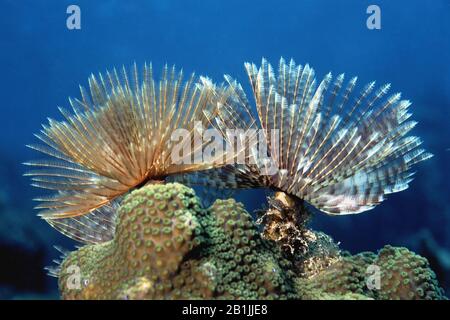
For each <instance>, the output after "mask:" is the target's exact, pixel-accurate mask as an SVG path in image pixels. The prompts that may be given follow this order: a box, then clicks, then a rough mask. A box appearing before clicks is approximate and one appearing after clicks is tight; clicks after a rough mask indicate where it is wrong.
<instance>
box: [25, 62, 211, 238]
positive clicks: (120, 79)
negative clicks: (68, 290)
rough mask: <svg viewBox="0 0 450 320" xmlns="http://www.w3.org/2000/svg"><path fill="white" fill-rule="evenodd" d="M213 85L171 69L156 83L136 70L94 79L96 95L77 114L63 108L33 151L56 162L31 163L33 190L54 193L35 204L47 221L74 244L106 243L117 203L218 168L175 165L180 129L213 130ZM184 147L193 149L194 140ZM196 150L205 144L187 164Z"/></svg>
mask: <svg viewBox="0 0 450 320" xmlns="http://www.w3.org/2000/svg"><path fill="white" fill-rule="evenodd" d="M208 81H209V80H208V79H204V78H202V82H201V83H199V82H197V79H196V77H195V76H194V75H192V76H191V77H190V78H189V79H188V80H187V81H185V82H183V75H182V72H177V71H176V70H175V68H174V67H173V68H168V67H167V66H166V67H164V68H163V71H162V76H161V80H160V81H155V80H154V79H153V70H152V67H151V65H150V66H148V65H145V66H144V68H143V70H142V72H139V71H138V70H137V67H136V65H135V66H134V67H133V68H132V70H131V71H127V70H125V68H124V69H123V70H122V72H120V73H119V72H117V71H116V70H114V71H113V72H107V73H105V74H100V75H98V76H97V77H96V76H93V75H92V76H91V77H90V79H89V88H90V90H89V92H88V91H86V90H85V89H83V88H81V99H70V104H71V107H72V110H73V111H72V112H69V111H67V110H65V109H62V108H59V109H60V111H61V113H62V114H63V116H64V118H65V120H64V121H55V120H52V119H49V124H48V125H44V126H43V129H42V130H41V132H40V133H39V134H36V137H37V138H38V139H39V140H40V142H42V143H41V144H38V145H30V146H29V147H30V148H32V149H35V150H37V151H39V152H41V153H44V154H45V155H47V156H50V157H51V158H50V159H47V160H36V161H30V162H27V163H25V164H26V165H28V166H30V167H32V169H33V170H31V171H29V172H28V173H26V175H27V176H31V177H32V178H31V179H32V181H33V183H32V184H33V185H34V186H36V187H41V188H45V189H50V190H53V191H54V193H53V195H51V196H49V197H40V198H38V199H36V200H38V201H39V205H38V206H37V208H38V209H40V210H41V212H40V215H41V216H42V217H43V218H44V219H46V220H47V221H48V222H49V224H50V225H52V226H53V227H55V228H56V229H58V230H59V231H61V232H62V233H64V234H66V235H67V236H69V237H71V238H74V239H76V240H78V241H81V242H85V243H96V242H103V241H106V240H109V239H110V238H111V237H112V235H113V232H114V215H115V211H116V206H117V204H115V203H114V200H115V199H118V197H120V196H122V195H123V194H125V193H127V192H128V191H130V190H131V189H133V188H136V187H138V186H140V185H143V184H145V183H147V182H149V181H152V180H157V181H160V180H164V179H165V177H167V176H168V175H170V174H174V173H184V172H191V171H197V170H205V169H209V168H212V167H214V163H205V162H203V161H196V162H194V161H192V162H193V163H192V164H189V163H188V164H176V163H174V161H172V158H171V155H172V150H173V148H174V144H175V143H178V141H174V142H173V141H172V140H171V134H172V133H173V132H174V131H175V129H178V128H182V129H184V130H188V132H189V133H193V132H194V131H195V130H197V129H196V125H195V122H199V123H201V124H202V125H205V126H207V125H208V118H210V117H214V115H215V112H216V111H215V110H216V107H215V106H214V104H212V103H211V101H214V99H213V97H211V96H209V95H210V94H214V92H215V91H214V90H213V89H214V86H213V85H212V84H210V83H209V82H208ZM202 83H203V84H202ZM202 86H205V87H206V86H207V87H208V88H209V89H211V90H207V89H206V88H204V89H202V88H201V87H202ZM190 136H192V137H193V136H194V135H193V134H191V135H190ZM192 139H193V138H192ZM183 143H184V144H187V145H189V146H191V145H194V142H193V141H192V140H189V139H188V140H186V141H185V142H183ZM200 147H202V145H201V146H200ZM195 148H198V144H195V147H194V148H191V151H190V153H189V154H184V155H183V159H187V158H192V157H191V156H193V154H194V153H195V151H196V150H195Z"/></svg>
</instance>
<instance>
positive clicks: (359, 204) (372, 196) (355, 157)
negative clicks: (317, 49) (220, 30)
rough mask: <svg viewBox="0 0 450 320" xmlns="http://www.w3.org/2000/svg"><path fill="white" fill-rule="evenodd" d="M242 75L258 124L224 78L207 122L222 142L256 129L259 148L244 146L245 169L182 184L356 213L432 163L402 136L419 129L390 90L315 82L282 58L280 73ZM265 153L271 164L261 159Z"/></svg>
mask: <svg viewBox="0 0 450 320" xmlns="http://www.w3.org/2000/svg"><path fill="white" fill-rule="evenodd" d="M245 68H246V70H247V74H248V76H249V79H250V84H251V87H252V89H253V95H254V98H255V102H256V110H257V115H258V117H257V120H256V119H255V118H254V117H253V115H252V106H251V104H250V102H249V101H248V99H247V97H246V94H245V92H244V90H243V89H242V86H241V85H240V84H239V83H237V82H236V81H235V80H233V79H232V78H231V77H230V76H225V79H226V81H227V85H226V86H222V87H221V88H217V89H216V90H218V91H219V93H218V94H219V95H221V96H222V100H221V102H220V111H219V113H218V116H217V117H212V118H211V121H213V122H214V123H215V126H216V127H217V128H218V129H219V130H221V131H222V132H223V134H224V137H227V134H226V131H227V130H229V129H230V128H231V129H236V128H240V129H243V130H244V132H249V133H250V132H254V129H259V128H261V129H262V132H263V134H264V139H263V141H261V140H259V141H258V139H256V140H253V141H257V142H255V143H253V144H248V148H247V153H246V154H247V156H246V159H247V160H249V161H248V162H247V163H246V164H238V165H234V166H231V165H229V166H225V167H223V168H220V169H218V170H214V171H213V172H209V171H207V172H197V173H194V174H188V175H184V176H182V177H181V178H178V179H179V180H183V179H184V180H185V181H189V182H191V183H195V182H196V181H197V182H198V181H200V182H203V183H209V184H214V185H217V186H221V187H231V188H242V187H270V188H272V189H275V190H278V191H282V192H284V193H286V194H288V195H291V196H294V197H295V198H297V199H302V200H305V201H307V202H309V203H310V204H312V205H313V206H314V207H316V208H318V209H320V210H321V211H323V212H325V213H327V214H331V215H342V214H352V213H353V214H354V213H360V212H363V211H366V210H369V209H372V208H374V206H376V205H377V204H379V203H380V202H381V201H383V200H384V198H385V196H386V195H387V194H390V193H394V192H399V191H402V190H404V189H406V188H407V187H408V183H409V182H410V181H411V180H412V176H413V173H412V172H410V168H411V167H412V166H413V165H414V164H416V163H418V162H420V161H423V160H426V159H428V158H430V157H431V156H432V155H431V154H430V153H427V152H425V150H423V149H421V148H419V146H420V145H421V140H420V138H418V137H415V136H407V134H408V132H409V131H410V130H411V129H412V128H413V127H414V126H415V125H416V122H415V121H410V120H408V119H409V118H410V116H411V113H409V112H408V107H409V106H410V104H411V103H410V102H409V101H407V100H401V98H400V97H401V95H400V93H395V94H392V95H387V94H388V91H389V88H390V85H389V84H387V85H382V86H380V87H378V88H376V86H375V82H371V83H369V84H367V85H366V86H364V87H363V88H362V89H360V90H357V89H356V87H357V86H356V82H357V78H356V77H354V78H351V79H350V80H348V81H345V76H344V74H341V75H338V76H337V77H336V78H334V79H333V77H332V76H331V74H327V75H326V76H325V77H324V79H323V80H322V81H320V83H317V81H316V79H315V73H314V70H313V69H312V68H311V67H309V66H308V65H305V66H301V65H296V64H295V62H294V61H293V60H291V61H290V62H289V63H286V62H285V60H284V59H283V58H281V60H280V63H279V68H278V74H275V72H274V70H273V68H272V66H271V65H270V64H269V63H268V62H267V61H266V60H265V59H263V60H262V65H261V67H259V68H258V67H257V66H256V65H255V64H251V63H246V64H245ZM274 132H275V133H276V134H274ZM252 134H253V135H254V133H252ZM252 134H248V136H251V135H252ZM229 143H233V142H232V141H229ZM262 146H263V147H264V149H267V152H266V155H267V159H269V160H270V161H269V165H268V162H267V161H263V160H267V159H264V158H265V157H261V156H260V155H258V151H257V149H259V148H261V147H262ZM250 160H251V161H250ZM268 168H272V169H271V170H270V171H269V170H268ZM273 168H275V169H276V170H275V171H273Z"/></svg>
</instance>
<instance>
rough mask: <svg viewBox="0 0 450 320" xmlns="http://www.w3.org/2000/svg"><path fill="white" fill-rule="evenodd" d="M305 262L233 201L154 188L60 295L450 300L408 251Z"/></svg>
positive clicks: (124, 211) (132, 201)
mask: <svg viewBox="0 0 450 320" xmlns="http://www.w3.org/2000/svg"><path fill="white" fill-rule="evenodd" d="M316 236H317V237H318V238H321V235H320V234H318V233H316ZM327 254H329V255H330V258H331V259H332V260H327ZM293 258H294V259H293ZM304 258H305V259H303V260H302V261H303V263H304V266H303V267H300V266H299V265H298V264H300V263H301V260H300V259H295V257H292V256H289V255H284V254H283V250H281V249H280V248H279V247H278V245H277V244H276V242H274V241H271V240H267V239H264V238H263V237H261V235H260V233H259V232H258V229H257V226H256V224H255V222H254V221H253V218H252V217H251V216H250V214H249V213H248V212H247V211H245V209H244V208H243V206H242V204H240V203H236V202H235V201H234V200H232V199H230V200H217V201H216V202H215V203H214V204H213V205H212V206H211V207H210V208H208V209H205V208H203V207H202V205H201V202H200V200H199V199H198V198H197V197H196V196H195V193H194V192H193V190H192V189H190V188H188V187H185V186H183V185H181V184H177V183H174V184H172V183H168V184H153V185H146V186H144V187H143V188H141V189H139V190H135V191H132V192H131V193H130V194H128V195H127V196H125V199H124V200H123V202H122V204H121V206H120V209H119V211H118V215H117V228H116V231H115V235H114V239H113V240H111V241H107V242H104V243H98V244H89V245H85V246H83V247H81V248H80V249H78V250H77V251H74V252H71V253H69V254H67V255H66V256H65V258H64V261H63V262H62V264H61V268H60V270H59V271H58V276H59V288H60V292H61V296H62V298H63V299H204V298H209V299H223V298H229V299H398V298H399V299H431V298H433V299H443V298H445V297H444V296H443V292H442V289H441V288H440V287H439V285H438V283H437V281H436V279H435V277H434V274H433V272H432V271H431V270H430V269H429V267H428V264H427V262H426V260H425V259H424V258H422V257H420V256H418V255H415V254H414V253H412V252H410V251H408V250H407V249H405V248H393V247H385V248H383V249H382V250H380V251H379V252H378V254H375V253H367V252H366V253H361V254H357V255H355V256H350V255H349V254H343V255H340V254H339V255H336V253H334V252H328V253H327V252H324V251H323V250H322V248H320V247H319V246H317V247H313V246H310V247H309V251H308V254H307V255H306V256H304ZM320 260H322V261H328V262H330V263H325V264H321V263H316V264H314V262H320ZM296 264H297V265H296ZM369 265H378V266H379V267H380V270H381V275H380V279H381V287H380V289H379V290H369V289H368V287H367V285H366V282H367V273H366V270H367V267H368V266H369ZM299 270H300V271H299ZM74 271H77V272H78V274H76V273H74ZM74 277H78V284H79V285H78V286H76V284H77V283H76V281H75V283H74V281H73V280H74Z"/></svg>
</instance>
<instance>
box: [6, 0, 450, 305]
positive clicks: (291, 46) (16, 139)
mask: <svg viewBox="0 0 450 320" xmlns="http://www.w3.org/2000/svg"><path fill="white" fill-rule="evenodd" d="M70 4H76V5H79V6H80V8H81V13H82V16H81V26H82V28H81V30H68V29H67V28H66V18H67V16H68V15H67V14H66V8H67V7H68V5H70ZM370 4H377V5H379V6H380V8H381V19H382V20H381V30H369V29H368V28H367V27H366V19H367V17H368V14H366V8H367V7H368V6H369V5H370ZM449 55H450V1H449V0H432V1H420V0H414V1H412V0H409V1H399V0H398V1H380V0H372V1H362V0H345V1H332V0H329V1H326V0H302V1H287V0H281V1H269V0H260V1H242V0H241V1H238V0H227V1H206V0H203V1H202V0H196V1H191V0H190V1H182V0H164V1H113V0H109V1H92V0H90V1H87V0H86V1H66V0H53V1H36V0H0V64H1V68H0V72H1V75H0V108H1V109H0V110H1V111H0V112H1V113H0V114H1V116H2V117H1V120H0V121H1V125H0V136H1V139H0V179H1V180H0V181H1V185H0V257H1V258H2V259H5V260H2V261H0V262H1V264H2V265H6V267H5V266H4V267H2V268H0V269H1V271H0V298H1V297H4V298H14V297H15V298H22V297H30V296H31V297H34V296H35V295H36V296H37V297H54V296H55V295H56V281H55V280H54V279H50V278H46V277H44V276H43V272H42V270H41V268H40V267H41V265H42V266H43V265H47V264H50V263H51V260H52V259H53V258H55V257H56V255H57V253H56V251H55V250H53V249H52V248H51V246H52V244H62V245H63V246H67V247H70V246H71V244H72V242H70V241H68V240H67V239H64V238H63V237H62V236H60V235H59V234H58V233H57V232H56V231H53V230H52V229H51V228H50V227H49V226H47V225H46V223H45V222H43V221H41V220H40V219H39V218H37V217H36V216H35V215H36V212H35V211H34V210H33V209H32V207H33V203H32V201H31V199H32V198H33V197H34V196H36V195H38V194H41V193H42V191H41V190H34V189H33V188H31V187H30V186H29V181H28V179H27V178H26V177H22V174H23V172H24V171H25V168H24V167H23V166H22V165H21V163H22V162H24V161H26V160H29V159H35V158H37V157H39V155H38V154H36V153H35V152H33V151H31V150H28V149H27V148H26V147H25V144H28V143H33V142H36V140H35V139H34V138H33V133H36V132H38V131H39V130H40V126H41V124H42V123H45V122H46V121H47V120H46V119H47V117H51V118H56V119H61V117H60V115H59V112H58V110H57V106H65V107H68V100H67V98H68V97H69V96H71V97H78V96H79V91H78V85H79V84H82V85H86V84H87V77H88V76H89V75H90V74H91V73H97V72H102V71H105V70H106V69H110V68H112V67H114V66H122V65H125V66H130V65H131V64H132V63H134V62H136V63H138V64H143V63H144V62H146V61H147V62H153V65H154V66H155V67H160V66H162V65H163V64H164V63H166V62H167V63H169V64H176V65H177V66H179V67H183V69H184V70H185V71H186V73H189V72H193V71H195V72H196V73H197V74H205V75H208V76H210V77H211V78H212V79H213V80H215V81H218V82H220V81H222V79H223V78H222V76H223V74H225V73H227V74H231V75H233V76H234V77H235V78H237V79H238V80H239V81H241V82H242V83H243V84H244V87H245V89H246V90H247V92H249V93H250V88H249V86H248V82H247V78H246V75H245V71H244V68H243V63H244V62H245V61H252V62H256V63H259V62H260V60H261V57H266V58H268V59H269V61H271V62H272V63H273V64H277V63H278V60H279V58H280V56H284V57H285V58H290V57H293V58H294V59H295V60H296V62H298V63H301V64H304V63H309V64H310V65H312V66H313V67H314V68H315V70H316V72H317V75H318V76H319V77H321V76H323V75H325V74H326V73H327V72H328V71H332V72H333V74H338V73H341V72H345V73H346V75H348V76H353V75H357V76H359V83H360V84H365V83H367V82H369V81H371V80H376V81H377V83H378V84H382V83H387V82H389V83H391V84H392V92H397V91H401V92H402V93H403V97H404V98H406V99H409V100H411V101H412V102H413V104H412V106H411V109H412V111H413V113H414V119H415V120H418V121H419V124H418V126H417V127H416V129H414V134H416V135H419V136H421V137H422V138H423V140H424V146H425V147H426V148H427V149H428V150H429V151H430V152H432V153H434V154H435V157H434V158H432V159H431V160H429V161H427V162H425V163H422V164H420V165H418V166H416V168H415V170H416V171H417V175H416V179H415V180H414V182H413V183H412V184H411V187H410V188H409V189H408V190H407V191H404V192H401V193H399V194H394V195H391V196H389V199H388V200H387V201H386V202H384V203H383V204H382V205H380V206H378V207H377V208H376V209H374V210H372V211H370V212H367V213H364V214H361V215H357V216H346V217H328V216H325V215H323V214H320V213H319V214H317V215H316V217H315V219H314V222H313V225H314V227H315V228H316V229H319V230H322V231H325V232H327V233H329V234H331V235H332V236H333V237H334V239H335V240H336V241H339V242H340V243H341V246H342V247H343V248H344V249H347V250H350V251H352V252H359V251H363V250H377V249H379V248H380V247H382V246H383V245H385V244H392V245H405V246H408V247H410V248H411V249H414V250H420V248H421V243H422V242H421V241H422V240H421V239H422V238H423V237H426V238H427V239H432V241H434V243H435V244H436V246H437V247H438V248H439V249H442V250H443V251H442V252H444V253H446V252H447V251H446V250H447V249H450V201H449V195H450V164H449V163H450V151H449V148H450V114H449V113H450V56H449ZM237 197H238V198H239V199H240V200H241V201H243V202H244V203H245V204H246V206H247V208H248V209H249V210H253V209H256V208H258V207H260V205H261V203H262V202H264V200H265V198H264V197H265V193H264V192H261V191H250V192H244V193H240V194H238V195H237ZM2 224H3V226H2ZM11 248H12V249H11ZM2 250H3V251H2ZM21 250H22V251H21ZM436 250H437V249H436ZM2 252H3V254H2ZM6 252H7V253H6ZM23 255H28V256H27V257H28V258H27V259H25V260H24V259H22V258H21V257H22V256H23ZM23 260H24V261H23ZM449 261H450V260H449ZM16 264H17V265H16ZM24 265H25V266H24ZM8 266H9V267H8ZM26 266H30V267H29V268H28V269H27V268H26ZM5 268H6V269H5ZM31 269H32V270H31ZM19 270H20V271H19ZM447 271H448V270H447V269H445V268H444V271H442V272H441V273H442V274H441V275H440V276H441V277H442V278H445V277H446V272H447ZM24 277H25V279H24ZM447 279H448V277H447ZM447 281H448V280H447ZM35 282H36V283H35ZM18 283H19V284H18ZM2 288H3V289H2Z"/></svg>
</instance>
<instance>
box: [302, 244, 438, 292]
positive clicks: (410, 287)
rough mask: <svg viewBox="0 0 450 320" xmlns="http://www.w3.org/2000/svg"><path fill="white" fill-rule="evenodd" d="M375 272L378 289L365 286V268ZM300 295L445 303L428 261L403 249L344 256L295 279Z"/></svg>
mask: <svg viewBox="0 0 450 320" xmlns="http://www.w3.org/2000/svg"><path fill="white" fill-rule="evenodd" d="M369 266H376V267H377V268H379V269H378V270H379V271H380V274H379V280H380V282H379V288H369V286H368V285H367V280H368V275H370V274H371V273H368V267H369ZM297 288H298V289H299V291H300V292H301V294H303V295H305V296H308V295H309V294H310V293H313V294H314V295H315V294H333V295H335V294H347V293H353V294H360V295H364V296H366V297H369V298H372V299H381V300H386V299H389V300H423V299H424V300H434V299H436V300H440V299H446V297H445V296H444V292H443V289H442V288H441V287H440V286H439V284H438V282H437V280H436V275H435V274H434V272H433V271H432V270H431V269H430V267H429V263H428V261H427V260H426V259H425V258H423V257H421V256H419V255H417V254H415V253H413V252H411V251H409V250H408V249H406V248H401V247H400V248H396V247H392V246H385V247H384V248H382V249H381V250H379V251H378V254H374V253H372V252H363V253H360V254H357V255H354V256H350V255H348V254H347V255H345V256H343V257H342V259H341V260H340V261H338V262H336V263H334V264H332V265H331V266H330V267H328V268H326V269H324V270H322V271H321V272H319V273H318V274H316V275H314V276H312V277H305V278H298V279H297Z"/></svg>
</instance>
